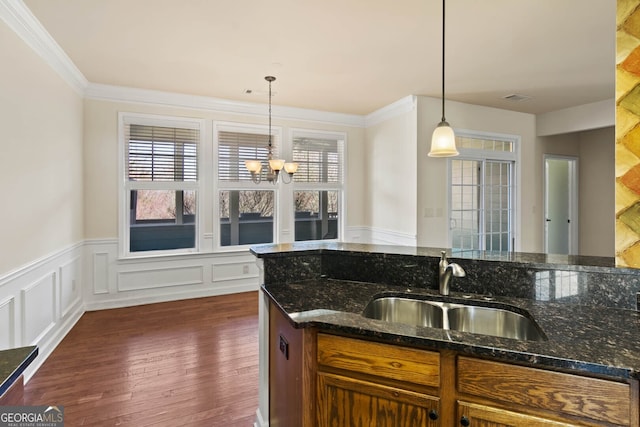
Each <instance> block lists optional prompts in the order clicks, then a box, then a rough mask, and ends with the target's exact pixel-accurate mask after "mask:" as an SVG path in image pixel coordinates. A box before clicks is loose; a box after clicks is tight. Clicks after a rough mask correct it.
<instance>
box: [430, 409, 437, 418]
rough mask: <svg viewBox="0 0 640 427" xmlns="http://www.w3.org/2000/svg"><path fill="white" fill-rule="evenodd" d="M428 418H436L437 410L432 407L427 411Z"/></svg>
mask: <svg viewBox="0 0 640 427" xmlns="http://www.w3.org/2000/svg"><path fill="white" fill-rule="evenodd" d="M429 419H432V420H434V421H435V420H437V419H438V411H436V410H435V409H432V410H430V411H429Z"/></svg>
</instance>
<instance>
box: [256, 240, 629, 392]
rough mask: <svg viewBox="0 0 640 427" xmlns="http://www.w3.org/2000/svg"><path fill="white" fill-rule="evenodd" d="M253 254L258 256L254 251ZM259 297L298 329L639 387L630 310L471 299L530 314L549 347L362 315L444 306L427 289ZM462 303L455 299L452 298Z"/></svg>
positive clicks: (337, 285)
mask: <svg viewBox="0 0 640 427" xmlns="http://www.w3.org/2000/svg"><path fill="white" fill-rule="evenodd" d="M278 246H282V245H278ZM351 248H352V249H353V245H351ZM282 250H286V249H285V248H283V247H279V248H275V249H274V248H272V249H269V251H272V252H270V253H272V254H277V253H280V254H282ZM299 250H301V249H299ZM311 250H317V249H311ZM338 250H339V249H338ZM252 252H254V254H256V255H257V256H260V255H259V252H260V250H259V249H258V250H257V252H256V251H254V250H253V249H252ZM264 254H265V253H263V255H264ZM263 290H264V291H265V292H266V293H267V295H268V296H269V297H270V298H271V300H272V301H273V302H274V303H275V304H276V305H277V306H278V307H279V308H280V309H281V310H282V311H283V312H284V313H285V314H287V315H288V316H289V319H290V321H291V323H292V325H294V326H295V327H297V328H301V327H312V326H313V327H317V328H318V329H319V330H323V331H327V332H335V333H339V334H344V335H349V336H355V337H362V338H366V339H372V340H377V341H382V342H388V343H395V344H403V345H409V346H415V347H422V348H431V349H451V350H455V351H459V352H462V353H466V354H471V355H478V356H483V357H492V358H495V359H498V360H502V361H506V362H514V363H521V364H525V365H529V366H537V367H543V368H548V369H554V370H560V371H565V372H575V371H581V372H584V373H589V374H591V375H595V376H600V377H606V378H613V379H619V380H626V379H629V378H633V379H640V313H638V312H637V311H634V310H628V309H616V308H612V307H603V306H589V305H578V304H566V303H556V302H545V301H536V300H531V299H520V298H510V297H502V296H497V297H495V301H494V302H487V301H484V300H482V299H481V298H480V296H478V295H474V297H475V298H478V303H479V304H484V305H491V304H501V303H507V304H512V305H515V306H517V307H520V308H521V309H524V310H526V311H528V312H529V314H531V316H532V317H533V318H534V319H535V320H536V322H537V323H538V325H539V326H540V327H541V329H542V330H543V331H544V333H545V334H546V336H547V338H548V340H547V341H520V340H515V339H507V338H498V337H492V336H487V335H480V334H471V333H464V332H458V331H453V330H443V329H439V328H428V327H415V326H410V325H404V324H400V323H391V322H385V321H381V320H373V319H367V318H365V317H363V316H362V315H361V313H362V311H363V309H364V307H365V305H366V304H367V302H368V301H370V300H371V299H372V298H373V297H375V296H380V295H392V296H397V295H407V294H409V295H413V296H414V297H418V298H420V297H424V298H435V299H440V300H442V299H445V300H446V299H447V297H441V296H439V295H438V293H437V291H434V290H431V289H425V288H420V287H417V288H407V287H406V286H391V285H384V284H379V283H363V282H354V281H346V280H335V279H327V278H316V279H308V280H301V281H293V282H289V283H268V284H266V285H263ZM464 295H465V294H463V293H454V292H452V294H451V296H450V298H453V299H455V298H462V297H463V296H464Z"/></svg>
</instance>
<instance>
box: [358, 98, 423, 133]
mask: <svg viewBox="0 0 640 427" xmlns="http://www.w3.org/2000/svg"><path fill="white" fill-rule="evenodd" d="M415 108H416V97H415V95H408V96H405V97H404V98H400V99H399V100H397V101H396V102H393V103H391V104H389V105H386V106H384V107H382V108H380V109H379V110H376V111H374V112H373V113H370V114H368V115H367V116H366V117H365V119H364V121H365V127H371V126H375V125H377V124H378V123H382V122H384V121H386V120H389V119H392V118H394V117H396V116H399V115H401V114H405V113H408V112H410V111H412V110H414V109H415Z"/></svg>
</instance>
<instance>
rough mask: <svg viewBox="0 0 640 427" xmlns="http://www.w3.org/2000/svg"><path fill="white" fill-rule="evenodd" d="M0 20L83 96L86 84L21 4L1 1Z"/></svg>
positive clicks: (13, 1)
mask: <svg viewBox="0 0 640 427" xmlns="http://www.w3.org/2000/svg"><path fill="white" fill-rule="evenodd" d="M0 19H2V20H3V21H4V22H5V23H6V24H7V25H8V26H9V28H11V29H12V30H13V31H14V32H15V33H16V34H17V35H18V37H20V38H21V39H22V40H23V41H24V42H25V43H26V44H27V45H28V46H29V47H30V48H31V49H33V50H34V51H35V52H36V53H37V54H38V55H39V56H40V57H41V58H42V59H44V61H45V62H46V63H47V64H49V66H50V67H51V68H53V69H54V70H55V71H56V72H57V73H58V75H60V77H62V78H63V79H64V80H65V81H66V82H67V83H68V84H69V86H71V87H72V88H73V89H74V90H75V91H76V92H78V94H80V95H83V94H84V91H85V89H86V87H87V85H88V83H89V82H88V81H87V79H86V78H85V77H84V75H83V74H82V73H81V72H80V70H79V69H78V68H77V67H76V66H75V64H74V63H73V61H71V59H70V58H69V57H68V56H67V54H66V53H65V52H64V50H62V48H61V47H60V46H59V45H58V43H56V41H55V40H54V39H53V37H51V35H50V34H49V33H48V32H47V30H45V29H44V27H43V26H42V24H40V21H38V20H37V19H36V17H35V16H33V14H32V13H31V11H30V10H29V8H28V7H27V6H26V5H25V4H24V2H23V1H22V0H0Z"/></svg>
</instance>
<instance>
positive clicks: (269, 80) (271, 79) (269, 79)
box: [267, 77, 275, 158]
mask: <svg viewBox="0 0 640 427" xmlns="http://www.w3.org/2000/svg"><path fill="white" fill-rule="evenodd" d="M273 80H275V78H274V77H270V78H267V81H268V82H269V158H271V156H272V153H271V82H272V81H273Z"/></svg>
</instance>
